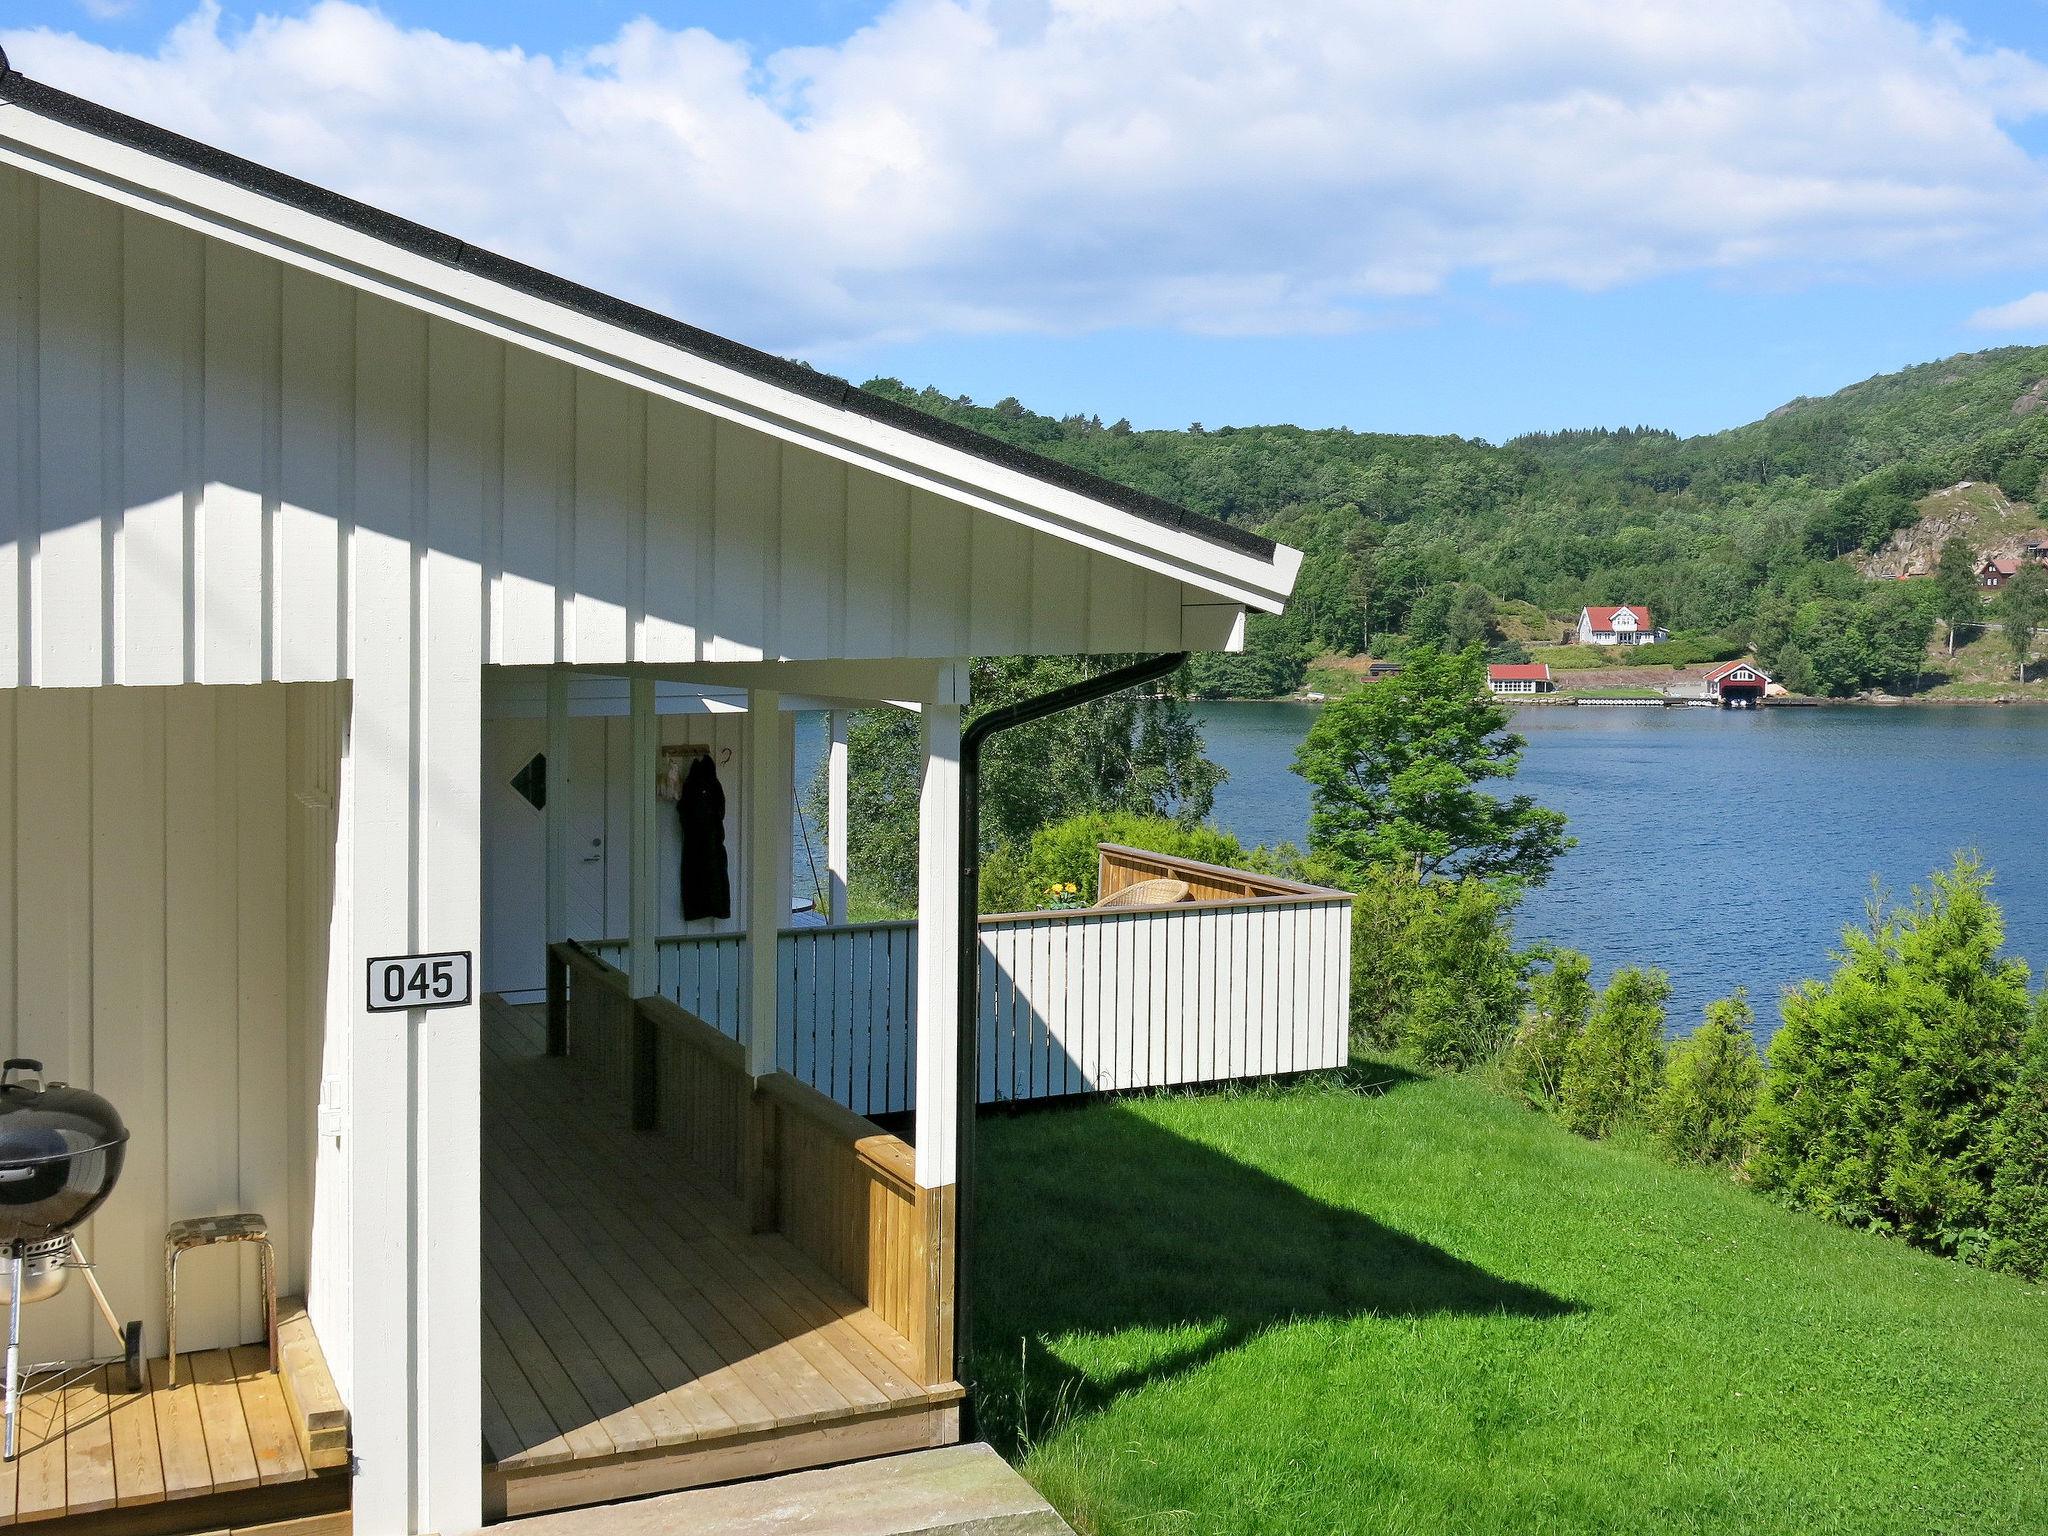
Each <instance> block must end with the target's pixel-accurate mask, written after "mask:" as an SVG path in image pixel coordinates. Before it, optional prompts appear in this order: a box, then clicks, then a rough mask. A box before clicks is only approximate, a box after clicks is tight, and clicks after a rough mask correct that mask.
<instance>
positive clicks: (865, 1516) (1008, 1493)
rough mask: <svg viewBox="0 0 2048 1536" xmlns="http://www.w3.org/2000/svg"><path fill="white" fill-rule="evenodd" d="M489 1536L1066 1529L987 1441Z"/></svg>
mask: <svg viewBox="0 0 2048 1536" xmlns="http://www.w3.org/2000/svg"><path fill="white" fill-rule="evenodd" d="M492 1531H493V1536H512V1533H514V1532H517V1533H518V1536H686V1533H688V1536H698V1533H701V1536H1073V1531H1072V1528H1071V1527H1070V1526H1068V1524H1067V1523H1066V1521H1064V1520H1062V1519H1061V1518H1060V1517H1059V1516H1058V1514H1056V1513H1055V1512H1054V1511H1053V1507H1052V1506H1051V1505H1050V1504H1048V1503H1046V1502H1045V1500H1044V1499H1042V1498H1040V1497H1039V1496H1038V1493H1037V1491H1036V1490H1035V1489H1033V1488H1032V1486H1031V1485H1030V1484H1029V1483H1027V1482H1025V1481H1024V1479H1023V1478H1021V1477H1019V1476H1018V1475H1017V1473H1016V1472H1015V1471H1014V1470H1013V1469H1012V1468H1011V1466H1010V1464H1009V1463H1008V1462H1006V1461H1004V1460H1003V1458H1002V1457H1000V1456H998V1455H997V1454H996V1453H995V1452H994V1451H992V1450H990V1449H989V1448H988V1447H987V1446H985V1445H948V1446H943V1447H941V1448H939V1449H937V1450H930V1451H912V1452H909V1453H908V1454H906V1455H902V1456H884V1457H881V1458H879V1459H877V1460H874V1461H857V1462H852V1463H850V1464H848V1465H846V1466H842V1467H820V1468H817V1469H815V1470H812V1471H807V1472H787V1473H784V1474H783V1475H782V1476H780V1477H766V1478H762V1479H760V1480H758V1481H756V1482H751V1483H728V1484H726V1485H725V1486H724V1487H720V1488H696V1489H692V1490H690V1491H689V1492H687V1493H665V1494H660V1495H657V1496H656V1497H654V1498H649V1499H640V1500H637V1501H635V1502H632V1503H628V1504H607V1505H601V1506H598V1507H596V1508H589V1509H575V1510H565V1511H563V1512H562V1513H559V1514H551V1515H534V1516H531V1517H529V1518H527V1519H524V1520H511V1521H507V1522H505V1523H504V1524H502V1525H498V1526H495V1527H493V1528H492Z"/></svg>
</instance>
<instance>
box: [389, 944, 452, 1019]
mask: <svg viewBox="0 0 2048 1536" xmlns="http://www.w3.org/2000/svg"><path fill="white" fill-rule="evenodd" d="M469 969H470V967H469V951H468V950H466V949H457V950H450V951H449V952H447V953H446V954H440V955H385V956H383V957H381V958H379V959H376V960H372V961H371V962H370V1012H372V1013H395V1012H398V1011H400V1010H401V1009H407V1008H460V1007H462V1006H463V1004H465V1003H467V1002H468V1001H469Z"/></svg>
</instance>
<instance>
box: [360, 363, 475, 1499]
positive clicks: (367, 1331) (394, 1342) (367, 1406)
mask: <svg viewBox="0 0 2048 1536" xmlns="http://www.w3.org/2000/svg"><path fill="white" fill-rule="evenodd" d="M477 371H478V372H479V373H480V371H481V370H480V369H479V370H477ZM431 462H432V466H433V469H432V473H431V476H430V478H431V479H432V480H433V482H434V484H436V485H437V486H438V485H441V484H442V483H443V481H442V478H441V477H442V474H443V473H444V471H443V466H442V462H441V460H440V459H439V457H438V456H436V457H434V458H433V459H432V460H431ZM454 478H455V477H454V476H453V475H452V474H451V475H450V476H449V479H450V480H451V481H452V480H453V479H454ZM474 483H475V482H472V488H474ZM462 505H463V501H462V498H461V497H460V496H459V494H457V492H456V490H455V489H454V488H451V489H450V490H449V492H448V493H447V494H446V495H444V496H442V497H439V498H437V499H436V500H435V501H434V504H433V531H434V547H433V548H432V549H431V550H429V551H428V552H427V554H426V555H425V557H424V560H423V561H422V560H419V559H418V558H417V556H416V550H417V546H416V545H415V544H414V543H413V540H412V536H411V534H410V532H409V531H408V532H401V533H395V534H394V533H391V532H385V531H380V530H379V529H377V528H375V527H373V526H369V525H367V524H366V525H363V526H358V528H357V529H356V531H355V535H354V541H353V543H354V549H353V579H354V594H355V604H356V613H357V615H358V620H357V623H356V625H355V640H354V644H353V648H352V649H353V655H352V679H351V680H352V684H353V687H352V692H351V708H350V719H349V730H348V757H347V763H346V772H345V782H346V786H347V796H348V822H347V825H348V833H347V844H346V848H345V856H346V861H347V862H346V873H345V874H341V875H338V876H337V889H336V892H335V900H336V903H337V905H338V907H340V908H341V910H342V911H343V912H345V914H346V921H347V925H348V927H347V935H348V937H347V940H346V948H345V951H344V954H345V960H344V964H345V967H346V970H345V972H344V975H343V979H342V984H341V987H340V989H339V991H340V999H339V1002H340V1006H341V1007H343V1008H345V1009H346V1010H347V1013H346V1018H345V1021H344V1028H345V1032H346V1039H347V1042H348V1047H347V1048H348V1069H347V1105H348V1112H347V1121H346V1125H345V1128H344V1133H343V1143H342V1144H343V1148H344V1156H345V1158H346V1162H347V1168H348V1173H347V1178H348V1186H349V1202H348V1205H349V1216H348V1252H349V1299H348V1312H349V1330H348V1337H347V1339H346V1340H344V1341H339V1342H340V1343H341V1347H342V1348H344V1349H345V1350H346V1352H347V1358H348V1361H349V1367H348V1375H349V1378H350V1389H349V1407H350V1411H351V1418H352V1421H353V1425H354V1441H355V1444H354V1450H355V1455H356V1459H357V1472H356V1476H355V1480H354V1495H353V1497H354V1522H355V1529H356V1530H357V1531H358V1532H359V1533H361V1536H400V1533H404V1532H413V1531H439V1532H449V1533H453V1532H458V1531H469V1530H474V1529H476V1528H477V1527H478V1526H479V1525H480V1524H481V1522H482V1518H483V1467H482V1458H481V1456H480V1455H479V1454H478V1446H479V1444H480V1443H481V1441H480V1437H481V1435H482V1425H483V1418H482V1404H481V1395H482V1364H481V1343H480V1324H481V1319H480V1313H481V1301H480V1296H481V1282H480V1268H481V1266H480V1258H479V1243H480V1233H479V1225H480V1213H479V1186H480V1179H479V1169H478V1158H479V1154H480V1145H481V1137H480V1134H479V1097H478V1093H479V1076H480V1049H479V1039H478V1036H479V1022H480V1021H479V1017H478V1008H477V1005H476V1003H475V1002H474V1001H472V1002H470V1003H467V1004H464V1005H462V1006H455V1007H443V1008H432V1009H428V1008H414V1009H410V1010H406V1011H398V1012H372V1011H370V1009H369V1007H368V1002H369V999H368V985H367V983H368V961H369V960H370V959H371V958H372V957H376V956H386V955H407V954H422V953H440V952H444V951H458V950H466V951H468V952H469V953H470V954H471V955H472V956H475V955H476V953H477V951H478V949H479V947H480V944H479V939H480V935H481V929H482V923H481V916H480V908H481V900H480V886H481V880H480V861H479V819H480V792H481V782H482V780H481V757H482V737H483V730H482V714H483V664H482V654H481V643H482V634H483V624H482V589H481V582H480V579H479V564H478V561H477V559H476V557H475V549H476V541H475V540H474V538H472V537H467V536H465V532H464V530H463V528H462V527H461V526H460V524H459V522H458V521H457V518H456V514H458V513H459V512H460V510H461V508H462ZM469 505H470V506H471V507H472V509H474V507H475V505H476V502H475V500H474V499H473V498H472V500H471V501H470V503H469ZM473 532H474V529H473V527H472V529H471V530H470V533H472V534H473ZM473 975H474V968H473V967H472V976H473Z"/></svg>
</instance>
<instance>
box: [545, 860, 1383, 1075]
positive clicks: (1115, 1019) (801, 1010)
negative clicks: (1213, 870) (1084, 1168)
mask: <svg viewBox="0 0 2048 1536" xmlns="http://www.w3.org/2000/svg"><path fill="white" fill-rule="evenodd" d="M586 947H588V948H589V949H590V950H591V952H592V953H593V954H595V955H596V956H597V957H598V958H599V959H602V960H604V961H606V962H607V963H608V964H611V965H614V966H616V965H619V964H622V963H623V961H624V959H625V948H626V947H625V945H624V943H623V942H619V941H601V942H597V943H593V944H589V945H588V946H586ZM656 947H657V950H658V953H659V957H660V964H659V976H660V987H661V995H662V996H664V997H666V998H668V999H669V1000H670V1001H671V1002H674V1003H676V1004H678V1005H679V1006H681V1007H682V1008H683V1009H684V1010H686V1011H687V1012H689V1013H691V1014H693V1015H695V1016H696V1017H697V1018H699V1019H701V1020H703V1021H704V1022H705V1023H707V1024H710V1025H711V1026H712V1027H713V1028H715V1029H717V1030H718V1031H719V1032H720V1033H721V1034H723V1035H725V1036H726V1037H727V1038H728V1039H734V1040H737V1039H739V1038H741V1036H742V1033H743V1031H744V1029H745V1021H746V1003H745V997H744V989H743V987H742V985H741V978H743V977H744V976H745V975H746V972H747V960H746V956H747V939H746V936H745V935H744V934H720V935H716V936H713V937H710V938H702V939H700V938H691V937H674V936H671V937H667V938H663V939H660V940H659V941H657V945H656ZM776 947H777V965H778V969H779V972H780V975H781V978H782V984H781V987H780V989H779V990H780V997H779V1001H780V1003H781V1017H780V1021H779V1026H778V1031H777V1041H776V1065H777V1066H778V1067H779V1068H780V1069H781V1070H782V1071H784V1072H787V1073H789V1075H790V1076H792V1077H794V1078H795V1079H797V1081H799V1082H801V1083H804V1084H806V1085H808V1086H810V1087H812V1088H815V1089H817V1090H818V1092H820V1093H822V1094H824V1095H826V1096H827V1097H828V1098H830V1099H832V1100H833V1101H834V1102H835V1103H838V1104H842V1105H844V1106H846V1107H847V1108H848V1109H851V1110H853V1111H854V1112H855V1113H857V1114H862V1115H882V1114H899V1113H902V1112H904V1111H907V1110H910V1109H913V1108H915V1107H916V1090H915V1078H916V1073H915V1060H916V1042H915V1039H914V1021H915V1020H916V1017H917V929H916V925H915V924H912V923H870V924H860V925H856V926H853V927H845V928H798V929H793V930H788V931H785V932H783V933H782V934H780V935H778V937H777V939H776ZM1350 975H1351V906H1350V902H1349V901H1348V900H1347V899H1342V898H1337V897H1314V898H1310V897H1286V898H1269V899H1267V900H1263V901H1257V902H1252V903H1247V904H1244V905H1233V906H1227V907H1212V906H1202V905H1192V906H1184V907H1159V908H1153V909H1150V910H1142V909H1141V910H1133V911H1121V912H1119V911H1114V910H1112V911H1104V912H1063V913H1046V914H1044V915H1043V916H1024V917H1002V918H994V919H984V920H983V922H982V925H981V1059H980V1063H979V1075H980V1084H981V1101H982V1102H983V1103H985V1104H994V1103H1000V1102H1003V1101H1005V1100H1012V1099H1045V1098H1058V1097H1061V1096H1062V1095H1066V1094H1075V1093H1100V1092H1111V1091H1115V1090H1123V1089H1133V1088H1164V1087H1172V1086H1174V1085H1176V1084H1181V1083H1203V1082H1218V1081H1223V1080H1226V1079H1230V1078H1240V1077H1267V1076H1273V1075H1277V1074H1282V1073H1290V1072H1307V1071H1314V1070H1319V1069H1324V1068H1331V1067H1341V1066H1343V1065H1344V1063H1345V1061H1346V1060H1347V1059H1348V1054H1349V1029H1350V1023H1349V1014H1348V997H1349V979H1350ZM617 1086H618V1087H619V1091H620V1092H624V1091H625V1080H624V1078H623V1077H620V1078H619V1081H618V1085H617Z"/></svg>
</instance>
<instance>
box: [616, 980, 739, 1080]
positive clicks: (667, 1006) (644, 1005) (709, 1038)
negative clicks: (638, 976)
mask: <svg viewBox="0 0 2048 1536" xmlns="http://www.w3.org/2000/svg"><path fill="white" fill-rule="evenodd" d="M633 1006H634V1007H635V1008H637V1009H639V1010H640V1012H642V1013H643V1014H645V1015H646V1016H647V1017H648V1018H649V1019H651V1020H653V1021H654V1022H655V1023H656V1024H658V1025H660V1026H661V1027H662V1028H663V1029H666V1030H668V1031H670V1032H671V1033H673V1034H675V1035H678V1036H680V1037H681V1038H682V1039H683V1040H684V1042H685V1043H687V1044H688V1045H689V1047H690V1048H691V1049H692V1050H694V1051H696V1052H698V1053H699V1054H701V1055H704V1056H709V1057H710V1058H711V1059H712V1060H713V1061H715V1062H717V1063H718V1064H719V1065H720V1066H722V1067H727V1068H730V1069H731V1070H732V1071H735V1072H745V1071H746V1070H747V1048H746V1047H745V1046H744V1045H742V1044H740V1042H739V1041H737V1040H735V1039H733V1037H732V1036H731V1035H728V1034H727V1033H725V1031H724V1030H722V1029H717V1028H714V1027H713V1026H712V1025H710V1024H707V1023H705V1022H704V1020H702V1019H700V1018H698V1017H697V1015H695V1014H694V1013H692V1012H690V1010H689V1009H687V1008H685V1007H683V1006H682V1005H681V1004H679V1003H674V1002H671V1001H670V1000H669V999H668V998H665V997H639V998H635V999H634V1000H633Z"/></svg>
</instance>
